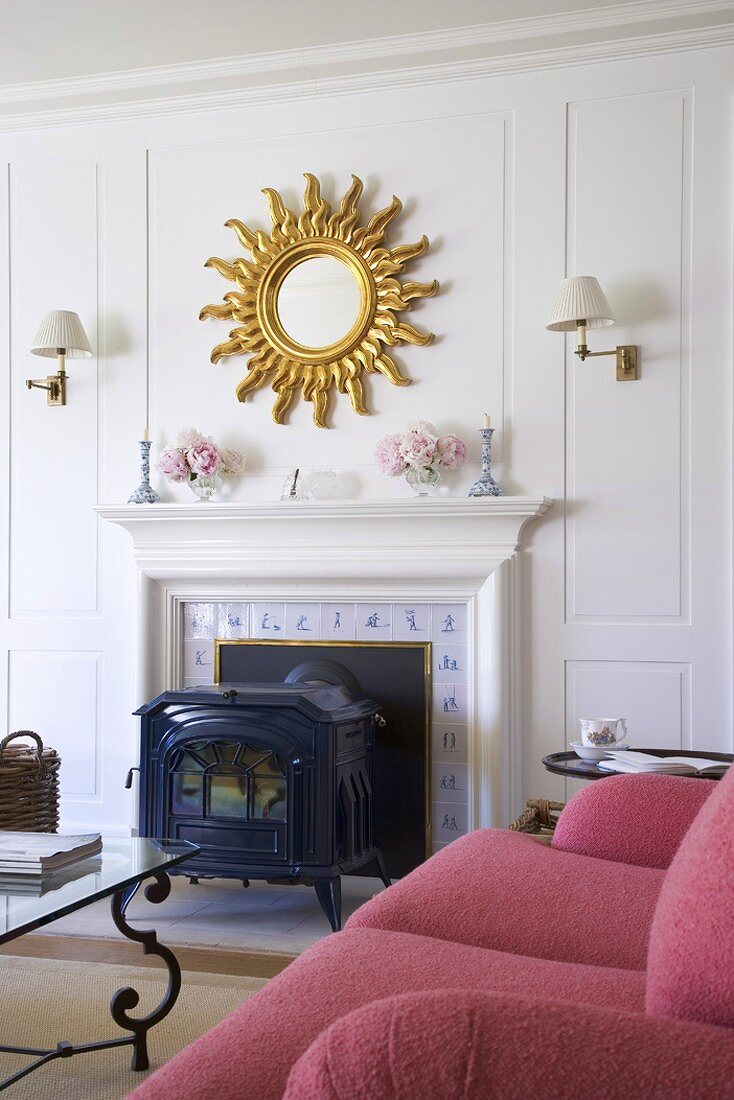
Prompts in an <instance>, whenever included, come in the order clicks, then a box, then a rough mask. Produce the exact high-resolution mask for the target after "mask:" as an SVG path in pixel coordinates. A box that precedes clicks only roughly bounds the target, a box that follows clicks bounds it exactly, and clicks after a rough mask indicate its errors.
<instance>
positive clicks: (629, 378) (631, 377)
mask: <svg viewBox="0 0 734 1100" xmlns="http://www.w3.org/2000/svg"><path fill="white" fill-rule="evenodd" d="M638 377H639V375H638V373H637V344H620V345H619V346H618V347H617V381H618V382H636V381H637V379H638Z"/></svg>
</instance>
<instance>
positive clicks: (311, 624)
mask: <svg viewBox="0 0 734 1100" xmlns="http://www.w3.org/2000/svg"><path fill="white" fill-rule="evenodd" d="M285 637H286V638H288V639H289V640H291V641H297V642H318V641H320V639H321V604H318V603H290V602H289V603H287V604H286V605H285Z"/></svg>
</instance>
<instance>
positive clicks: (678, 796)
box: [552, 774, 715, 867]
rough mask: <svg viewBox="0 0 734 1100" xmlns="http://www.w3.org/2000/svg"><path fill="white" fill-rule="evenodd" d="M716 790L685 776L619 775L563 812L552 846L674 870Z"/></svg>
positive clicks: (596, 784) (583, 793) (585, 791)
mask: <svg viewBox="0 0 734 1100" xmlns="http://www.w3.org/2000/svg"><path fill="white" fill-rule="evenodd" d="M714 789H715V783H714V782H712V781H711V780H707V779H691V778H687V777H685V776H680V775H649V774H648V775H614V776H611V777H610V778H609V779H601V780H597V781H596V782H594V783H593V784H592V785H591V786H589V787H585V788H584V789H583V790H581V791H579V792H578V793H577V794H575V795H574V796H573V798H572V799H571V800H570V801H569V803H568V805H567V806H566V808H565V810H564V811H563V812H562V814H561V816H560V819H559V822H558V826H557V827H556V831H555V835H554V837H553V841H552V845H553V847H554V848H558V849H560V850H562V851H564V852H574V853H575V854H576V855H582V856H594V857H595V858H596V859H608V860H613V861H614V862H615V863H634V864H637V865H638V866H640V867H668V866H670V863H671V861H672V859H673V856H674V855H675V853H676V851H677V850H678V846H679V844H680V842H681V841H682V839H683V837H684V836H685V834H686V832H687V831H688V828H689V827H690V825H691V824H692V823H693V819H694V818H695V817H696V815H697V814H698V811H699V810H700V809H701V807H702V806H703V804H704V802H705V801H706V799H707V798H708V797H709V795H710V794H711V793H712V791H713V790H714Z"/></svg>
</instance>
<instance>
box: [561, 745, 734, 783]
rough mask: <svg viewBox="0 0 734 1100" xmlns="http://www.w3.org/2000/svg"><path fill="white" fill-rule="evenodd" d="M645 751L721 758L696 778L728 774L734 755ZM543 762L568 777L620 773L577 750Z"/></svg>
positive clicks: (678, 750) (598, 776) (681, 751)
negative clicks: (716, 764)
mask: <svg viewBox="0 0 734 1100" xmlns="http://www.w3.org/2000/svg"><path fill="white" fill-rule="evenodd" d="M645 752H650V753H653V754H654V755H655V756H662V757H665V756H706V757H708V759H709V760H721V762H722V767H721V768H717V769H716V770H715V771H714V770H713V769H712V770H711V771H709V772H707V773H706V775H702V776H694V778H696V779H721V777H722V776H723V775H726V768H725V767H723V765H724V764H731V763H732V762H733V761H734V755H732V753H730V752H703V751H701V752H691V751H690V750H688V749H645ZM543 764H544V765H545V767H546V768H547V770H548V771H549V772H553V773H554V775H564V776H565V777H566V778H567V779H607V778H608V777H609V776H610V775H620V774H622V773H620V772H610V771H607V769H606V768H600V767H598V766H597V765H596V764H595V763H594V761H593V760H582V759H581V758H580V757H579V756H577V755H576V753H575V752H573V751H571V752H552V753H550V754H549V755H548V756H544V757H543Z"/></svg>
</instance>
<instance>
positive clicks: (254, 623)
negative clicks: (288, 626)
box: [250, 603, 285, 641]
mask: <svg viewBox="0 0 734 1100" xmlns="http://www.w3.org/2000/svg"><path fill="white" fill-rule="evenodd" d="M250 622H251V629H250V637H251V638H268V639H270V640H272V641H278V640H279V639H280V640H281V641H282V640H283V639H284V638H285V604H283V603H253V604H251V605H250Z"/></svg>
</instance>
